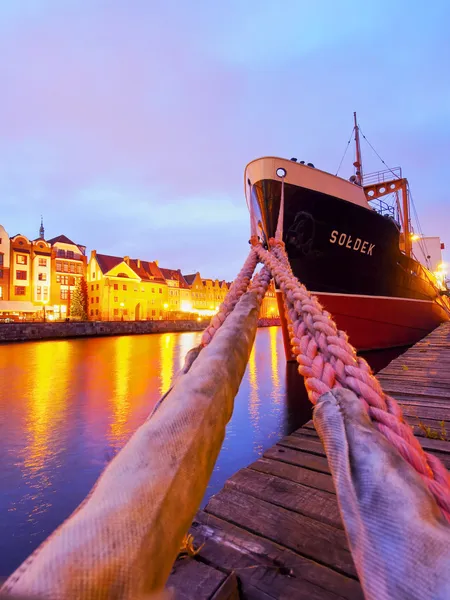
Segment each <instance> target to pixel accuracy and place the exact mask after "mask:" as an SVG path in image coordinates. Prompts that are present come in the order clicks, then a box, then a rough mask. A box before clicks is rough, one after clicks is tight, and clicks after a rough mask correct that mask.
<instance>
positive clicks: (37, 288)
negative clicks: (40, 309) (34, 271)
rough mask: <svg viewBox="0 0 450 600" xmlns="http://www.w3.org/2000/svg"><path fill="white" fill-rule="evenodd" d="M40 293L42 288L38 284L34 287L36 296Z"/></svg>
mask: <svg viewBox="0 0 450 600" xmlns="http://www.w3.org/2000/svg"><path fill="white" fill-rule="evenodd" d="M41 293H42V288H41V286H40V285H38V286H37V287H36V296H37V297H38V298H40V295H41Z"/></svg>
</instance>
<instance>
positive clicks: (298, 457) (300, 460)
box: [263, 445, 330, 473]
mask: <svg viewBox="0 0 450 600" xmlns="http://www.w3.org/2000/svg"><path fill="white" fill-rule="evenodd" d="M263 456H264V458H271V459H272V460H280V461H282V462H286V463H289V464H291V465H297V466H299V467H305V468H307V469H311V470H312V471H318V472H319V473H330V469H329V467H328V462H327V459H326V458H323V457H322V456H316V455H315V454H308V453H307V452H300V451H298V450H294V449H292V448H286V447H284V448H283V447H282V446H278V445H277V446H273V447H272V448H269V449H268V450H266V452H264V454H263Z"/></svg>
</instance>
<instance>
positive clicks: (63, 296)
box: [48, 235, 87, 320]
mask: <svg viewBox="0 0 450 600" xmlns="http://www.w3.org/2000/svg"><path fill="white" fill-rule="evenodd" d="M48 244H50V245H51V248H52V264H51V288H50V289H51V294H50V305H49V309H50V310H51V311H53V318H54V319H55V320H60V319H66V318H67V317H70V302H71V298H72V294H73V292H74V291H75V288H76V286H77V280H78V279H81V278H82V277H85V278H86V263H87V258H86V247H85V246H80V245H79V244H75V243H74V242H72V240H70V239H69V238H68V237H66V236H65V235H59V236H58V237H55V238H52V239H50V240H48Z"/></svg>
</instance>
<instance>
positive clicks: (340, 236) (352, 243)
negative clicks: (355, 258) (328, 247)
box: [330, 229, 375, 256]
mask: <svg viewBox="0 0 450 600" xmlns="http://www.w3.org/2000/svg"><path fill="white" fill-rule="evenodd" d="M330 243H331V244H336V243H337V244H338V245H339V246H345V247H346V248H348V249H349V250H355V252H361V253H362V254H367V255H368V256H373V254H372V252H373V249H374V248H375V244H371V243H370V242H366V241H364V240H362V239H361V238H358V237H357V238H355V239H353V238H352V236H351V235H348V234H347V233H339V231H336V229H334V230H333V231H332V232H331V237H330Z"/></svg>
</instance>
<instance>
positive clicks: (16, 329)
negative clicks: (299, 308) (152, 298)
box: [0, 319, 280, 343]
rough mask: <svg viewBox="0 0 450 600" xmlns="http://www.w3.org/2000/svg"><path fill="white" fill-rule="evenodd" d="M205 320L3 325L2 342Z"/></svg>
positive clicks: (181, 327) (184, 326)
mask: <svg viewBox="0 0 450 600" xmlns="http://www.w3.org/2000/svg"><path fill="white" fill-rule="evenodd" d="M208 323H209V320H208V319H204V320H202V321H192V320H191V321H70V322H61V323H60V322H58V323H36V322H28V323H0V343H7V342H27V341H31V340H55V339H70V338H78V337H99V336H112V335H145V334H148V333H176V332H182V331H201V330H202V329H205V327H206V326H207V325H208ZM273 325H280V320H279V319H260V320H259V322H258V327H270V326H273Z"/></svg>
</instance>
